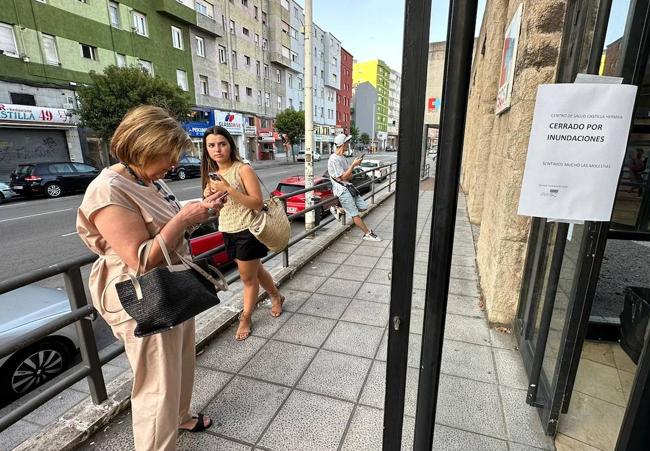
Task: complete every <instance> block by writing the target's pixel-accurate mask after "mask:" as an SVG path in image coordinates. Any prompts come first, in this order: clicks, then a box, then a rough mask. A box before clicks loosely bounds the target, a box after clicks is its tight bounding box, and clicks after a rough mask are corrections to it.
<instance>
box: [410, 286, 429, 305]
mask: <svg viewBox="0 0 650 451" xmlns="http://www.w3.org/2000/svg"><path fill="white" fill-rule="evenodd" d="M425 296H426V291H425V290H413V292H412V294H411V307H412V308H419V309H423V308H424V300H425Z"/></svg>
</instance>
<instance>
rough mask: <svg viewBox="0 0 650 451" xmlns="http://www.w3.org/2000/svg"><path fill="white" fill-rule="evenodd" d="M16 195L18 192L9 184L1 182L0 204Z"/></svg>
mask: <svg viewBox="0 0 650 451" xmlns="http://www.w3.org/2000/svg"><path fill="white" fill-rule="evenodd" d="M14 196H16V193H14V192H13V191H12V190H11V188H10V187H9V185H8V184H7V183H5V182H0V204H1V203H3V202H4V201H5V200H7V199H11V198H12V197H14Z"/></svg>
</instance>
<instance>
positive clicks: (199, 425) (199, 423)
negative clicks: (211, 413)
mask: <svg viewBox="0 0 650 451" xmlns="http://www.w3.org/2000/svg"><path fill="white" fill-rule="evenodd" d="M204 418H205V416H204V415H203V414H202V413H199V414H198V415H192V419H196V424H195V425H194V427H193V428H192V429H185V428H179V429H181V430H183V431H188V432H201V431H205V430H206V429H208V428H209V427H212V418H208V420H209V422H208V425H207V426H206V425H205V421H203V419H204Z"/></svg>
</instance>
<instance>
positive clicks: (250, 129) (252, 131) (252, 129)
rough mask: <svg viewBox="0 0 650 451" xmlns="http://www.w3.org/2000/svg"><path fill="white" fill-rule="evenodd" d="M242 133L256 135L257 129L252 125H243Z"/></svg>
mask: <svg viewBox="0 0 650 451" xmlns="http://www.w3.org/2000/svg"><path fill="white" fill-rule="evenodd" d="M244 133H246V134H247V135H257V127H255V126H254V125H244Z"/></svg>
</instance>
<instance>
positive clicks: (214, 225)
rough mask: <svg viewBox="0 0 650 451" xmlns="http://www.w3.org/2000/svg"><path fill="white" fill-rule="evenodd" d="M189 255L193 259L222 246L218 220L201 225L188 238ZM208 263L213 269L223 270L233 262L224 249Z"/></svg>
mask: <svg viewBox="0 0 650 451" xmlns="http://www.w3.org/2000/svg"><path fill="white" fill-rule="evenodd" d="M189 243H190V253H191V254H192V256H193V257H196V256H197V255H200V254H203V253H205V252H208V251H210V250H212V249H216V248H217V247H219V246H221V245H223V234H222V233H221V232H219V220H218V219H215V220H214V221H211V222H207V223H205V224H201V226H200V227H198V228H197V229H196V230H195V231H194V232H192V235H191V236H190V240H189ZM210 262H211V263H212V265H213V266H214V267H215V268H223V267H226V266H228V265H230V264H231V263H233V260H231V259H230V257H228V253H227V252H226V250H225V249H224V250H223V251H221V252H218V253H217V254H215V255H213V256H212V257H210Z"/></svg>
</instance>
